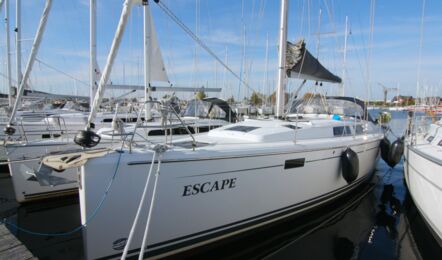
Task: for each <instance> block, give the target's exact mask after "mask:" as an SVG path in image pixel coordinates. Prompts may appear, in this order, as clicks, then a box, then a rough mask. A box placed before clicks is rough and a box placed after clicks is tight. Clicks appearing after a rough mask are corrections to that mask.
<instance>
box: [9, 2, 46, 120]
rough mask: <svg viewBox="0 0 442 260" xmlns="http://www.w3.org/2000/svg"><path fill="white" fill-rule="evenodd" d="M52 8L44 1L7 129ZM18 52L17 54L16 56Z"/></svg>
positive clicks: (13, 116)
mask: <svg viewBox="0 0 442 260" xmlns="http://www.w3.org/2000/svg"><path fill="white" fill-rule="evenodd" d="M51 7H52V0H46V5H45V7H44V9H43V14H42V16H41V19H40V23H39V25H38V30H37V35H36V36H35V39H34V42H33V44H32V48H31V54H30V57H29V60H28V63H27V64H26V68H25V73H24V75H23V79H22V80H21V82H20V81H19V82H20V87H19V89H18V91H17V98H16V100H15V103H14V107H13V108H12V112H11V116H10V118H9V122H8V127H10V126H11V124H12V121H13V120H14V118H15V114H16V113H17V109H18V105H19V103H20V100H21V97H22V95H23V90H24V88H25V85H26V83H27V81H28V79H29V76H30V75H31V71H32V67H33V65H34V61H35V57H36V56H37V53H38V49H39V48H40V43H41V40H42V38H43V33H44V30H45V27H46V23H47V21H48V17H49V12H50V11H51ZM18 54H19V52H17V56H19V55H18Z"/></svg>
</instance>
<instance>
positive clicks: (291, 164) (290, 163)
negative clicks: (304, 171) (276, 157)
mask: <svg viewBox="0 0 442 260" xmlns="http://www.w3.org/2000/svg"><path fill="white" fill-rule="evenodd" d="M304 163H305V158H298V159H292V160H286V161H285V164H284V170H286V169H292V168H299V167H304Z"/></svg>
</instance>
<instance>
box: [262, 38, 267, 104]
mask: <svg viewBox="0 0 442 260" xmlns="http://www.w3.org/2000/svg"><path fill="white" fill-rule="evenodd" d="M265 61H266V63H265V69H264V82H263V88H262V94H264V93H265V92H266V89H267V85H268V84H267V81H268V77H269V72H268V69H269V34H267V38H266V57H265ZM265 104H266V105H267V100H265Z"/></svg>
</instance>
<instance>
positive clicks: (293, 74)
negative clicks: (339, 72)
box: [286, 39, 341, 83]
mask: <svg viewBox="0 0 442 260" xmlns="http://www.w3.org/2000/svg"><path fill="white" fill-rule="evenodd" d="M286 66H287V76H288V77H290V78H299V79H306V80H315V81H322V82H331V83H341V78H340V77H338V76H336V75H334V74H333V73H331V72H330V71H328V70H327V69H326V68H324V66H322V64H321V63H319V61H318V60H317V59H316V58H315V57H313V55H311V53H310V52H309V51H308V50H307V49H306V48H305V42H304V40H303V39H301V40H300V41H299V42H297V43H295V44H293V43H291V42H287V56H286Z"/></svg>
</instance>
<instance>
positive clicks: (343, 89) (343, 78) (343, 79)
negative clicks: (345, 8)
mask: <svg viewBox="0 0 442 260" xmlns="http://www.w3.org/2000/svg"><path fill="white" fill-rule="evenodd" d="M347 38H348V16H346V17H345V33H344V60H343V66H342V67H343V69H342V84H341V93H340V95H341V96H344V95H345V81H346V79H345V75H346V74H345V70H346V63H347Z"/></svg>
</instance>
